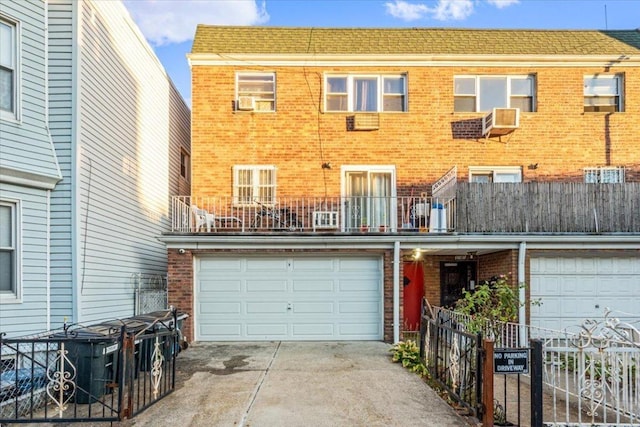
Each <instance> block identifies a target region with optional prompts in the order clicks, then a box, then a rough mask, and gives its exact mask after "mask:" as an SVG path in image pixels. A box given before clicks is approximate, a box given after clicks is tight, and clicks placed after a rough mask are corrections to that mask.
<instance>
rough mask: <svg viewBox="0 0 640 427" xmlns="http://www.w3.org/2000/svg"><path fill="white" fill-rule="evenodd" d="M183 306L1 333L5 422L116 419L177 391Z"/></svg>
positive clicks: (1, 414)
mask: <svg viewBox="0 0 640 427" xmlns="http://www.w3.org/2000/svg"><path fill="white" fill-rule="evenodd" d="M177 325H178V318H177V313H176V312H175V311H166V315H164V316H159V317H155V318H153V319H152V318H150V317H149V318H146V319H145V318H142V317H134V318H130V319H124V320H119V321H113V322H107V323H103V324H99V325H93V326H90V327H81V326H79V325H72V326H65V327H64V328H63V329H61V330H59V331H52V332H47V333H44V334H42V335H39V336H31V337H20V338H11V339H9V338H4V337H3V336H0V354H1V356H2V371H0V379H1V382H0V423H2V424H3V425H4V423H38V422H113V421H119V420H123V419H125V418H130V417H133V416H134V415H136V414H137V413H139V412H141V411H143V410H144V409H145V408H147V407H148V406H150V405H152V404H153V403H155V402H157V401H158V400H160V399H162V398H163V397H164V396H166V395H167V394H169V393H171V392H172V391H173V389H174V387H175V358H176V356H177V353H178V351H179V350H180V347H179V345H180V341H179V330H178V327H177Z"/></svg>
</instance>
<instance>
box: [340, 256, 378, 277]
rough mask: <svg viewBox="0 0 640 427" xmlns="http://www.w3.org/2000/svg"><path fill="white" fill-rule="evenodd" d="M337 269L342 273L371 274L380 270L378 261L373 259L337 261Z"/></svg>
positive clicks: (344, 259)
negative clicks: (357, 272) (358, 272)
mask: <svg viewBox="0 0 640 427" xmlns="http://www.w3.org/2000/svg"><path fill="white" fill-rule="evenodd" d="M338 269H339V270H340V271H343V272H349V271H360V272H367V273H368V272H371V271H379V270H380V261H379V260H378V259H375V258H343V259H340V260H338Z"/></svg>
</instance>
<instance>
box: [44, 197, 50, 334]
mask: <svg viewBox="0 0 640 427" xmlns="http://www.w3.org/2000/svg"><path fill="white" fill-rule="evenodd" d="M45 240H46V241H47V267H46V268H47V279H46V280H47V295H46V298H47V328H46V330H47V331H50V330H51V190H47V237H46V239H45Z"/></svg>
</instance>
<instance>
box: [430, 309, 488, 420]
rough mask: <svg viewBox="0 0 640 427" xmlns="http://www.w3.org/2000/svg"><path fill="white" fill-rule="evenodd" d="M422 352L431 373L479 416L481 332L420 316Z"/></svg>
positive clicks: (480, 414)
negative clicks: (421, 323)
mask: <svg viewBox="0 0 640 427" xmlns="http://www.w3.org/2000/svg"><path fill="white" fill-rule="evenodd" d="M420 335H421V336H420V343H421V354H422V355H423V356H424V357H425V358H426V365H427V368H428V370H429V373H430V375H431V378H432V379H433V380H435V381H436V382H437V383H438V384H439V385H440V386H442V387H443V388H445V389H446V390H447V391H448V393H449V395H450V396H451V397H453V398H454V399H455V400H457V401H458V403H460V404H461V405H463V406H465V407H466V408H467V409H469V410H470V411H471V412H472V413H473V415H475V416H477V417H478V418H481V416H482V405H481V391H482V351H481V348H480V346H481V345H482V336H481V335H480V334H469V333H466V332H463V331H461V330H459V329H455V328H452V327H450V326H447V325H446V324H445V322H442V321H441V319H437V318H436V319H432V318H428V317H426V316H423V325H422V327H421V333H420Z"/></svg>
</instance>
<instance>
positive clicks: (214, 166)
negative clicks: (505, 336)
mask: <svg viewBox="0 0 640 427" xmlns="http://www.w3.org/2000/svg"><path fill="white" fill-rule="evenodd" d="M189 62H190V66H191V70H192V110H193V111H192V145H191V149H192V158H191V185H192V188H191V190H192V191H191V197H190V198H184V197H182V198H180V197H176V198H174V201H173V202H174V205H173V228H172V231H171V232H170V233H166V234H165V235H164V236H163V237H162V240H163V241H164V242H165V243H166V244H167V248H168V254H169V266H170V267H169V269H170V270H169V287H170V291H169V292H170V296H169V298H170V302H172V303H173V304H174V305H176V306H178V307H179V308H180V309H181V310H185V311H187V312H190V313H192V317H191V318H190V320H189V322H188V324H187V335H188V338H189V339H196V340H271V339H283V340H296V339H300V340H309V339H311V340H314V339H317V340H324V339H338V340H348V339H380V340H385V341H395V340H398V339H399V337H400V333H401V331H402V330H403V329H412V328H415V326H416V325H415V322H416V316H417V314H416V313H417V310H418V309H419V300H420V297H421V296H422V295H423V294H424V295H425V296H426V297H427V299H428V300H429V301H430V303H432V304H435V305H451V304H454V303H455V300H456V299H457V298H459V297H460V296H461V295H462V291H463V290H472V289H473V288H474V287H475V285H476V284H478V283H479V282H481V281H483V280H487V279H490V278H491V277H493V276H496V275H499V274H508V275H509V277H510V280H511V281H512V283H514V285H515V284H516V283H526V284H527V286H526V287H525V289H524V290H523V291H522V292H521V295H520V298H521V300H522V302H523V309H522V310H521V313H520V320H521V321H526V322H530V323H531V324H535V325H537V326H542V327H550V328H555V329H560V328H564V327H567V326H570V325H573V324H577V323H579V321H580V319H582V318H583V317H585V316H601V315H602V313H603V310H604V308H605V307H609V308H611V309H612V310H614V311H617V312H619V316H620V317H638V318H640V313H639V312H638V310H637V307H639V306H640V249H639V248H640V213H639V212H640V139H638V134H639V133H640V132H639V130H640V31H637V30H631V31H533V30H459V29H421V28H404V29H346V28H340V29H338V28H278V27H224V26H206V25H201V26H199V27H198V29H197V32H196V37H195V40H194V44H193V49H192V52H191V54H190V55H189ZM529 298H535V299H536V300H538V299H539V300H541V301H542V305H541V306H539V307H531V308H530V307H529V306H528V305H527V304H526V301H528V300H529Z"/></svg>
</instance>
